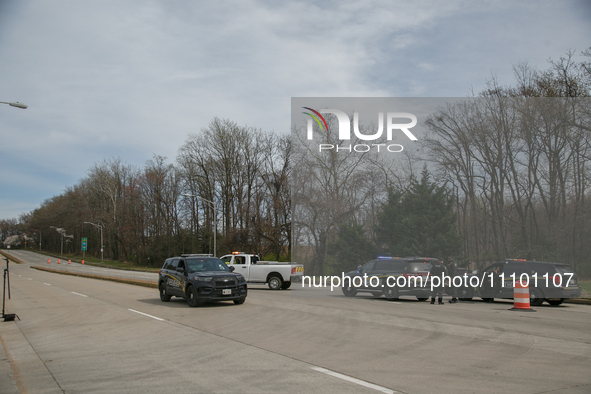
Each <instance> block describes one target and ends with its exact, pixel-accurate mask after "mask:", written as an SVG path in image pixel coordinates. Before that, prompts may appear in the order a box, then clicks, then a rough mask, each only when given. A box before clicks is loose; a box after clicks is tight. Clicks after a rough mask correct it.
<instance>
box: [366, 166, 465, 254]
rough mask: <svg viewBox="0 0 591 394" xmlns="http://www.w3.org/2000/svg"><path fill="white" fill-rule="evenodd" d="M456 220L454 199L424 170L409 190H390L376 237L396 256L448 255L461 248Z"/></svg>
mask: <svg viewBox="0 0 591 394" xmlns="http://www.w3.org/2000/svg"><path fill="white" fill-rule="evenodd" d="M455 223H456V214H455V213H454V211H453V198H452V197H450V196H449V194H448V191H447V189H446V188H445V187H442V186H438V185H437V184H436V183H434V182H432V181H431V180H430V175H429V172H428V171H427V169H424V170H423V172H422V174H421V179H420V180H419V181H417V180H416V179H412V180H411V184H410V187H409V188H408V189H407V190H406V191H403V192H401V191H396V190H390V192H389V195H388V201H387V202H386V203H385V204H384V206H383V207H382V211H381V213H380V214H379V216H378V225H377V226H376V233H377V240H378V244H379V245H380V247H381V249H382V251H383V252H386V253H390V254H392V255H393V256H399V257H405V256H422V257H437V258H445V256H449V255H455V254H457V252H458V251H459V250H460V247H461V238H460V235H459V234H458V232H457V230H456V227H455Z"/></svg>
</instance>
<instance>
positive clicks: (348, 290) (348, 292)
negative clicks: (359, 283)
mask: <svg viewBox="0 0 591 394" xmlns="http://www.w3.org/2000/svg"><path fill="white" fill-rule="evenodd" d="M341 290H342V291H343V294H344V295H345V296H347V297H355V295H357V290H355V288H354V287H353V286H350V285H349V286H343V288H342V289H341Z"/></svg>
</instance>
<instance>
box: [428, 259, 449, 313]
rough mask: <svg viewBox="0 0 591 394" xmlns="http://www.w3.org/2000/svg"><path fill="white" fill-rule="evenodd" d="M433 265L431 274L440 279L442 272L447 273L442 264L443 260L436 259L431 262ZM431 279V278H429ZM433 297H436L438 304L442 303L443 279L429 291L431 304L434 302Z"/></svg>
mask: <svg viewBox="0 0 591 394" xmlns="http://www.w3.org/2000/svg"><path fill="white" fill-rule="evenodd" d="M432 264H433V266H432V267H431V276H432V277H434V276H437V277H438V278H439V279H441V276H442V274H443V275H447V269H446V268H445V265H444V264H443V261H436V262H434V263H432ZM431 280H433V279H431ZM435 297H438V298H439V299H438V304H439V305H443V281H441V283H439V286H437V287H433V291H432V292H431V304H435Z"/></svg>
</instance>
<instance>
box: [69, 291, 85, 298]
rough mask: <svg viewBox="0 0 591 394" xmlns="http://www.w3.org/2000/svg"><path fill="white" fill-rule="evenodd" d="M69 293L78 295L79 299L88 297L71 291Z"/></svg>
mask: <svg viewBox="0 0 591 394" xmlns="http://www.w3.org/2000/svg"><path fill="white" fill-rule="evenodd" d="M70 293H72V294H76V295H79V296H80V297H88V296H87V295H85V294H80V293H76V292H75V291H71V292H70Z"/></svg>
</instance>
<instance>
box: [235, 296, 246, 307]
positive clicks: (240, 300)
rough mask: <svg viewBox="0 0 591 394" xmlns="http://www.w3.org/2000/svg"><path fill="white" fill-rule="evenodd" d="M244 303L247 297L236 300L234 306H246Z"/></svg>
mask: <svg viewBox="0 0 591 394" xmlns="http://www.w3.org/2000/svg"><path fill="white" fill-rule="evenodd" d="M244 301H246V297H240V298H238V299H237V300H234V304H236V305H242V304H244Z"/></svg>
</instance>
